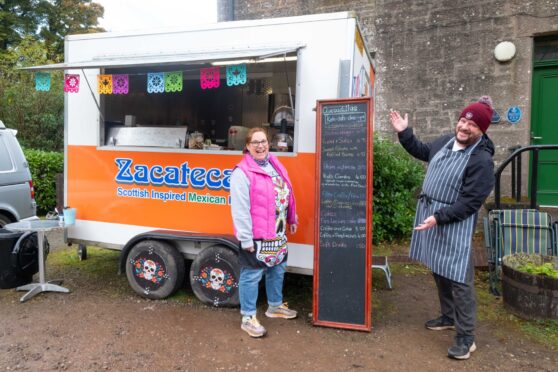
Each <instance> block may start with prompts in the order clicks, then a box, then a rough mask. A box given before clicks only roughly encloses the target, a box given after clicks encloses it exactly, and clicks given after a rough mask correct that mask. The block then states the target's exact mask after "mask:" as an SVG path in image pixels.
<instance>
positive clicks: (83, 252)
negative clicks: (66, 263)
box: [77, 244, 87, 261]
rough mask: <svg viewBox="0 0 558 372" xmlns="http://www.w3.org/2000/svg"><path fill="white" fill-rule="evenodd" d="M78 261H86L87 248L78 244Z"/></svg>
mask: <svg viewBox="0 0 558 372" xmlns="http://www.w3.org/2000/svg"><path fill="white" fill-rule="evenodd" d="M77 255H78V260H80V261H84V260H87V246H86V245H84V244H79V245H78V247H77Z"/></svg>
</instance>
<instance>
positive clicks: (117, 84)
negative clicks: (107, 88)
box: [112, 74, 130, 94]
mask: <svg viewBox="0 0 558 372" xmlns="http://www.w3.org/2000/svg"><path fill="white" fill-rule="evenodd" d="M129 89H130V78H129V77H128V75H126V74H122V75H112V93H113V94H128V90H129Z"/></svg>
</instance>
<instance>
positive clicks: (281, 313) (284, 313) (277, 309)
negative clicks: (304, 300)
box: [265, 302, 298, 319]
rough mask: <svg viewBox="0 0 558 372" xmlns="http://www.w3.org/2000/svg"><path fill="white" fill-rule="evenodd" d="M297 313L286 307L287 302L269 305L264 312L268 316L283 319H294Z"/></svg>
mask: <svg viewBox="0 0 558 372" xmlns="http://www.w3.org/2000/svg"><path fill="white" fill-rule="evenodd" d="M297 315H298V313H297V312H296V311H295V310H291V309H289V308H288V306H287V303H286V302H285V303H284V304H281V305H279V306H270V307H268V308H267V311H266V312H265V316H267V317H268V318H283V319H294V318H296V317H297Z"/></svg>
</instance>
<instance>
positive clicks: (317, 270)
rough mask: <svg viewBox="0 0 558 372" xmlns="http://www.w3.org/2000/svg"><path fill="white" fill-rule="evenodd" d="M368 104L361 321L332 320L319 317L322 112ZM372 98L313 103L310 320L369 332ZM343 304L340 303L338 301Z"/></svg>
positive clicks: (320, 323)
mask: <svg viewBox="0 0 558 372" xmlns="http://www.w3.org/2000/svg"><path fill="white" fill-rule="evenodd" d="M361 103H365V104H366V105H367V110H366V113H367V118H366V124H365V125H366V140H367V141H366V238H365V239H366V252H365V255H366V256H365V262H364V263H363V265H365V267H364V271H365V275H364V277H365V282H364V283H363V286H364V298H363V299H362V300H363V301H364V304H363V308H364V313H365V314H364V322H363V323H362V324H361V323H349V322H343V321H332V320H324V319H320V303H319V294H320V244H321V241H320V225H321V223H320V218H321V214H320V209H321V200H320V199H321V198H320V195H321V194H320V186H321V181H322V174H321V166H322V143H321V138H322V120H323V118H322V111H323V107H324V106H328V105H339V104H361ZM372 115H373V99H372V97H363V98H344V99H334V100H318V101H317V105H316V210H315V216H316V225H315V229H314V231H315V240H314V241H315V245H314V291H313V312H312V314H313V315H312V316H313V323H314V325H317V326H325V327H333V328H345V329H352V330H360V331H368V332H370V331H371V327H372V306H371V288H372V266H371V265H372V192H373V182H372V180H373V178H372V177H373V144H374V138H373V127H372V117H373V116H372ZM339 305H340V306H343V304H342V303H340V304H339Z"/></svg>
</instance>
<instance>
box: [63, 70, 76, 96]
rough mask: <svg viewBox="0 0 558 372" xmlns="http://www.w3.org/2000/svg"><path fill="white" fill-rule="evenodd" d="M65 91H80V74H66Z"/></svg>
mask: <svg viewBox="0 0 558 372" xmlns="http://www.w3.org/2000/svg"><path fill="white" fill-rule="evenodd" d="M64 92H66V93H78V92H79V74H64Z"/></svg>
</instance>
